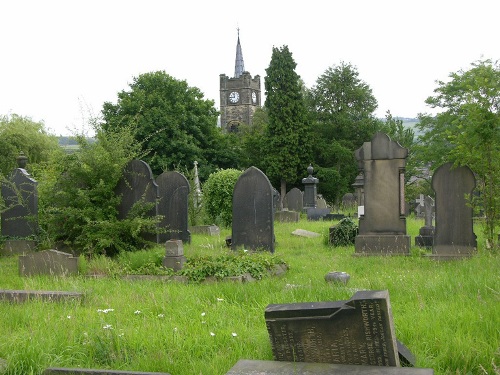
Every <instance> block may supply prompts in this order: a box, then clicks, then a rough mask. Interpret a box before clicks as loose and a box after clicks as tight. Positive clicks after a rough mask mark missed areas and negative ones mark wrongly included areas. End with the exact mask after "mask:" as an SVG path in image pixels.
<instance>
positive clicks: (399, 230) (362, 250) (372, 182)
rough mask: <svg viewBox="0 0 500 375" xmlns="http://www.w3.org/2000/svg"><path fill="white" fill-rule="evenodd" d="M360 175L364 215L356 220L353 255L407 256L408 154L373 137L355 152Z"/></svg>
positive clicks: (385, 138)
mask: <svg viewBox="0 0 500 375" xmlns="http://www.w3.org/2000/svg"><path fill="white" fill-rule="evenodd" d="M355 155H356V159H357V160H358V166H359V167H360V169H361V170H362V171H363V174H364V187H363V189H364V200H365V205H364V214H363V215H362V216H361V217H360V218H359V235H358V236H357V237H356V243H355V246H354V247H355V254H356V255H408V254H409V253H410V236H408V235H407V234H406V218H405V196H404V187H405V179H404V169H405V165H406V157H407V155H408V150H407V149H406V148H404V147H401V146H400V145H399V144H398V143H397V142H395V141H392V140H391V139H390V138H389V136H387V135H386V134H384V133H376V134H375V135H374V137H373V138H372V140H371V142H365V143H364V144H363V146H362V147H360V148H359V149H357V150H356V152H355Z"/></svg>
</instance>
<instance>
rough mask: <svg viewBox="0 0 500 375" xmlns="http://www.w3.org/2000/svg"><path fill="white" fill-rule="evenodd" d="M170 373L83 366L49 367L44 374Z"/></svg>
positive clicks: (161, 374) (167, 374)
mask: <svg viewBox="0 0 500 375" xmlns="http://www.w3.org/2000/svg"><path fill="white" fill-rule="evenodd" d="M103 374H106V375H170V374H169V373H167V372H144V371H122V370H97V369H83V368H65V367H49V368H47V369H45V370H44V372H43V375H103Z"/></svg>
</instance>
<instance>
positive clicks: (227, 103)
mask: <svg viewBox="0 0 500 375" xmlns="http://www.w3.org/2000/svg"><path fill="white" fill-rule="evenodd" d="M260 103H261V95H260V76H258V75H256V76H255V77H253V78H252V76H251V75H250V73H249V72H247V71H245V64H244V61H243V52H242V50H241V44H240V29H238V42H237V43H236V60H235V64H234V77H232V78H229V77H228V76H227V75H225V74H221V75H220V123H221V127H222V128H223V129H225V130H227V131H236V130H237V129H238V126H239V125H240V124H248V125H251V124H252V118H253V114H254V112H255V110H256V109H257V108H259V107H260V106H261V104H260Z"/></svg>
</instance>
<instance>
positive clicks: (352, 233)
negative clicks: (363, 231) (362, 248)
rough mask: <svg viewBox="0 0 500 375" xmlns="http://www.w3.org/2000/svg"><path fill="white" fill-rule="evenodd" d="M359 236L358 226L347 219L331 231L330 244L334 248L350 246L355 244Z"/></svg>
mask: <svg viewBox="0 0 500 375" xmlns="http://www.w3.org/2000/svg"><path fill="white" fill-rule="evenodd" d="M357 235H358V226H357V225H356V223H355V222H354V221H353V220H352V219H350V218H348V217H346V218H343V219H342V220H340V221H339V223H338V224H337V225H335V226H334V227H333V228H331V229H330V236H329V243H330V244H331V245H333V246H350V245H352V244H354V241H355V239H356V236H357Z"/></svg>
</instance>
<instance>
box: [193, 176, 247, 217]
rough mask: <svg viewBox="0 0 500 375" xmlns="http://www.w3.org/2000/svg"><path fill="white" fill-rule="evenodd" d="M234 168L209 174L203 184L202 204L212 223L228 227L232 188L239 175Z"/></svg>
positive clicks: (230, 215)
mask: <svg viewBox="0 0 500 375" xmlns="http://www.w3.org/2000/svg"><path fill="white" fill-rule="evenodd" d="M241 173H242V172H241V171H238V170H236V169H221V170H219V171H217V172H214V173H212V174H210V176H209V177H208V179H207V181H206V182H205V183H204V184H203V205H204V207H205V212H206V214H207V216H208V218H209V219H210V220H212V222H213V223H215V224H218V225H221V226H225V227H230V226H231V222H232V218H233V190H234V185H236V181H237V180H238V178H239V177H240V175H241Z"/></svg>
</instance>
